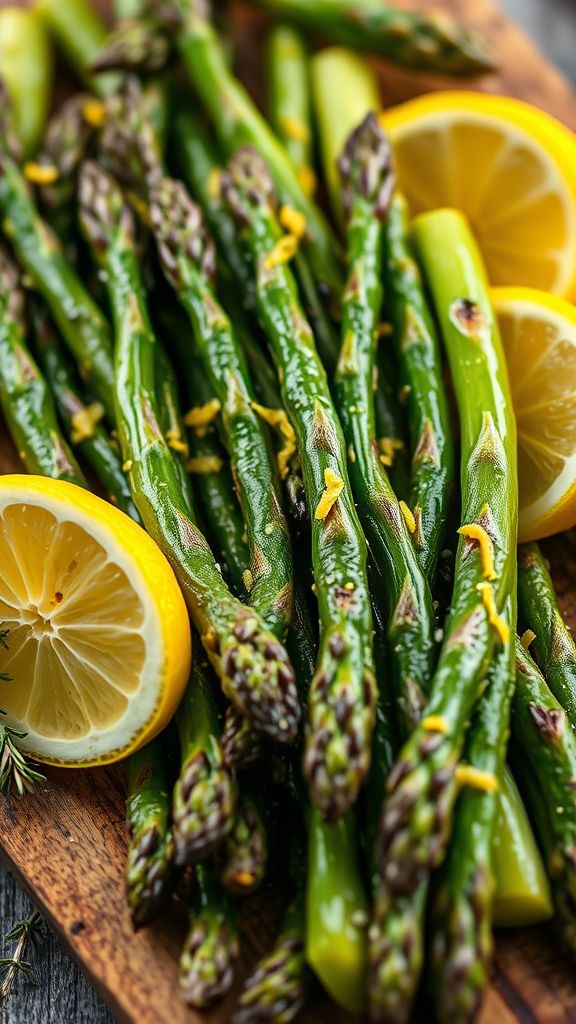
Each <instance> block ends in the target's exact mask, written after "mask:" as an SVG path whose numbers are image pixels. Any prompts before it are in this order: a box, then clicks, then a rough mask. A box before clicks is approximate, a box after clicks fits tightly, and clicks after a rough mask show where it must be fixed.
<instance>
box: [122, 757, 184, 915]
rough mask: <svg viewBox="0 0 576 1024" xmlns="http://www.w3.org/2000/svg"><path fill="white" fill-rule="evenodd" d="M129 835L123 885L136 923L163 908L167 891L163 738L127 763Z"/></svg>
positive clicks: (169, 850) (170, 847) (167, 828)
mask: <svg viewBox="0 0 576 1024" xmlns="http://www.w3.org/2000/svg"><path fill="white" fill-rule="evenodd" d="M126 780H127V788H128V795H127V799H126V820H127V828H128V836H129V840H130V844H129V849H128V865H127V869H126V889H127V896H128V905H129V907H130V911H131V913H132V922H133V924H134V927H135V928H143V927H144V925H147V924H149V923H150V922H151V921H153V920H154V919H155V918H156V917H158V915H159V914H160V913H161V912H162V910H163V909H164V906H165V904H166V901H167V899H168V897H169V895H170V889H171V884H170V883H171V880H172V860H173V855H174V846H173V842H172V832H171V828H170V799H169V782H168V777H167V772H166V762H165V754H164V742H163V740H162V739H161V738H158V739H155V740H153V741H152V743H149V744H148V746H146V747H143V748H142V750H139V751H138V752H137V753H136V754H133V755H132V756H131V757H129V758H128V760H127V762H126Z"/></svg>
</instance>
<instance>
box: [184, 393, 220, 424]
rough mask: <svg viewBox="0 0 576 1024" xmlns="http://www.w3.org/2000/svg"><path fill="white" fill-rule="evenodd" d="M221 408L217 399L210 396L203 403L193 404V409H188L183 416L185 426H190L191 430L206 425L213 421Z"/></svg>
mask: <svg viewBox="0 0 576 1024" xmlns="http://www.w3.org/2000/svg"><path fill="white" fill-rule="evenodd" d="M221 408H222V406H221V405H220V402H219V401H218V399H217V398H211V399H210V401H209V402H206V403H205V404H204V405H195V406H194V408H193V409H189V410H188V412H187V413H186V415H185V416H184V423H185V424H186V426H187V427H192V430H197V429H198V428H202V427H208V426H209V425H210V424H211V423H213V422H214V420H215V419H216V417H217V415H218V413H219V412H220V409H221Z"/></svg>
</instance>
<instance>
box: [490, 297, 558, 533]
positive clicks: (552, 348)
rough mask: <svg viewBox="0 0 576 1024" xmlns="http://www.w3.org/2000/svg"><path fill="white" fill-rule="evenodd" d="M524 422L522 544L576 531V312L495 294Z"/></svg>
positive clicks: (554, 303)
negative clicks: (563, 532) (575, 526)
mask: <svg viewBox="0 0 576 1024" xmlns="http://www.w3.org/2000/svg"><path fill="white" fill-rule="evenodd" d="M491 300H492V303H493V306H494V310H495V313H496V315H497V317H498V322H499V324H500V330H501V333H502V341H503V343H504V349H505V352H506V360H507V363H508V374H509V378H510V388H511V391H512V399H513V402H514V410H515V413H516V421H517V424H518V473H519V485H520V514H519V531H520V540H522V541H527V540H539V539H540V538H542V537H549V536H550V535H551V534H553V533H559V532H560V531H561V530H568V529H570V528H571V527H572V526H574V525H576V308H575V307H574V306H573V305H571V304H570V303H569V302H565V301H564V300H563V299H559V298H557V297H556V296H553V295H548V294H547V293H546V292H541V291H537V290H536V289H533V288H493V289H492V291H491Z"/></svg>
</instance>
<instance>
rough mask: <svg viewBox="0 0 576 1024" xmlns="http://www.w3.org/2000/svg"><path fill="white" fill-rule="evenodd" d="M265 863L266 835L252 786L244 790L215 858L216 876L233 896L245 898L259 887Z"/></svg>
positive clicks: (264, 870) (258, 803)
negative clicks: (230, 825)
mask: <svg viewBox="0 0 576 1024" xmlns="http://www.w3.org/2000/svg"><path fill="white" fill-rule="evenodd" d="M267 861H268V836H267V830H266V825H265V822H264V817H263V812H262V808H261V801H260V799H259V797H258V794H257V793H256V792H255V790H254V787H248V790H247V791H246V790H245V791H244V792H243V793H242V794H241V796H240V800H239V803H238V807H237V810H236V817H235V818H234V823H233V825H232V828H231V830H230V832H229V833H228V835H227V837H226V839H225V841H224V844H223V846H222V849H221V851H220V853H219V855H218V865H219V869H218V877H219V879H220V882H221V883H222V885H223V886H224V888H225V889H226V891H227V892H229V893H231V894H232V895H233V896H247V895H248V894H250V893H252V892H254V890H255V889H257V888H258V886H259V885H261V883H262V880H263V878H264V874H265V872H266V865H267Z"/></svg>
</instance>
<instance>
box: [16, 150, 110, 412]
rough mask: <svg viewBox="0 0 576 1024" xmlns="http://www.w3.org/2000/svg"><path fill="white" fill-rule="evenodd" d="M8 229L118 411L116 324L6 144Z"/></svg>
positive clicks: (64, 332) (105, 398) (95, 386)
mask: <svg viewBox="0 0 576 1024" xmlns="http://www.w3.org/2000/svg"><path fill="white" fill-rule="evenodd" d="M0 215H1V216H2V218H3V230H4V234H5V235H6V238H8V240H9V241H10V242H11V243H12V246H13V248H14V250H15V252H16V256H17V258H18V260H19V262H20V263H21V264H22V266H23V268H24V270H25V271H26V274H27V275H28V277H29V278H30V281H31V283H32V286H33V288H34V289H35V290H36V291H38V292H39V293H40V294H41V295H42V297H43V299H44V300H45V302H46V304H47V306H48V308H49V309H50V312H51V314H52V316H53V319H54V321H55V323H56V325H57V327H58V329H59V332H60V335H61V337H62V339H63V340H64V341H65V342H66V345H67V346H68V348H69V349H70V351H71V353H72V354H73V356H74V357H75V358H76V359H77V361H78V365H79V369H80V374H81V376H82V378H83V379H84V380H85V381H86V383H87V384H88V385H89V387H90V389H91V391H93V392H94V395H95V397H96V398H98V399H99V400H100V401H101V402H102V404H103V405H104V407H105V409H106V412H107V413H108V415H109V416H110V417H111V418H112V419H113V417H114V401H113V391H114V367H113V360H112V341H111V336H110V329H109V327H108V324H107V323H106V320H105V319H104V316H103V315H102V313H101V312H100V310H99V309H98V307H97V306H96V304H95V303H94V302H93V300H92V299H91V297H90V295H89V294H88V292H87V291H86V289H85V287H84V285H83V284H82V282H81V280H80V278H79V277H78V276H77V274H76V271H75V270H74V269H73V267H72V266H71V265H70V263H69V262H68V260H67V259H66V257H65V256H64V253H63V251H62V247H61V244H60V242H59V241H58V239H57V238H56V236H55V235H54V233H53V231H52V230H51V229H50V228H49V227H48V225H47V224H46V223H45V222H44V221H43V220H42V219H41V218H40V217H39V215H38V212H37V210H36V208H35V206H34V203H33V201H32V199H31V197H30V194H29V192H28V188H27V185H26V182H25V180H24V178H23V176H22V173H21V171H20V169H19V168H18V167H17V165H16V164H15V162H14V161H13V160H12V159H11V157H10V156H9V155H8V154H7V153H6V152H5V151H3V150H2V147H1V145H0Z"/></svg>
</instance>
